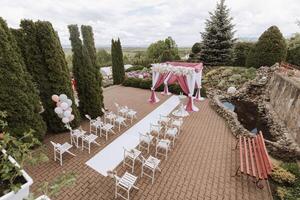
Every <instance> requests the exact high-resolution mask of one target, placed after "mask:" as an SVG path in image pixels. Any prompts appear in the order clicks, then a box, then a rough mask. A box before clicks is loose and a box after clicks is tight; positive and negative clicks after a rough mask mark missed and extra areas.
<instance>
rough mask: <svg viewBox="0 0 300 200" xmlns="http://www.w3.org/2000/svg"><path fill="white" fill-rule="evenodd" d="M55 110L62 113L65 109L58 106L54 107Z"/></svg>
mask: <svg viewBox="0 0 300 200" xmlns="http://www.w3.org/2000/svg"><path fill="white" fill-rule="evenodd" d="M54 112H55V113H56V114H62V113H63V109H62V108H61V107H56V108H55V109H54Z"/></svg>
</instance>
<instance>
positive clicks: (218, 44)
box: [201, 0, 235, 66]
mask: <svg viewBox="0 0 300 200" xmlns="http://www.w3.org/2000/svg"><path fill="white" fill-rule="evenodd" d="M229 14H230V13H229V9H228V8H227V7H226V5H225V0H220V3H217V8H216V10H215V11H214V12H213V13H211V12H210V13H209V15H210V18H209V19H207V20H206V23H205V24H206V27H205V32H203V33H201V35H202V39H203V41H202V44H203V47H202V51H201V59H202V61H203V62H204V63H205V64H206V65H216V66H217V65H226V64H229V63H230V62H231V59H232V48H233V44H234V41H235V39H234V31H233V27H234V25H233V24H232V18H231V17H230V15H229Z"/></svg>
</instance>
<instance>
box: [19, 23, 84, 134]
mask: <svg viewBox="0 0 300 200" xmlns="http://www.w3.org/2000/svg"><path fill="white" fill-rule="evenodd" d="M20 26H21V29H19V30H18V31H15V35H16V36H17V35H18V38H19V39H18V44H19V47H20V49H21V52H22V55H23V58H24V61H25V64H26V67H27V69H28V71H29V72H30V73H31V75H32V76H33V80H34V82H35V83H36V85H37V87H38V89H39V91H40V97H41V100H42V103H43V105H44V108H45V111H44V112H43V114H42V115H43V118H44V120H45V121H46V123H47V127H48V130H49V131H52V132H61V131H64V130H65V127H64V124H63V123H62V122H61V119H60V118H59V117H58V116H57V115H56V114H55V112H54V108H55V104H54V103H53V101H52V100H51V96H52V95H53V94H62V93H64V94H66V95H67V96H68V97H69V98H70V99H71V100H72V101H73V102H74V96H73V92H72V89H71V81H70V80H71V78H70V72H69V70H68V67H67V63H66V60H65V56H64V53H63V50H62V47H61V44H60V41H59V38H58V35H57V33H56V32H55V31H54V29H53V27H52V25H51V23H49V22H43V21H38V22H33V21H31V20H22V21H21V24H20ZM72 110H73V114H74V115H75V120H73V122H72V125H73V126H77V125H78V124H79V113H78V110H77V107H76V105H75V104H73V105H72Z"/></svg>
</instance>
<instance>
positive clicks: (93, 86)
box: [68, 25, 103, 118]
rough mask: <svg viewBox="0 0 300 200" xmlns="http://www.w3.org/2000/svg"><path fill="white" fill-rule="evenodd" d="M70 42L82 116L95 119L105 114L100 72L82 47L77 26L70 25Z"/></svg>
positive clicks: (83, 46)
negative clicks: (103, 111) (87, 115)
mask: <svg viewBox="0 0 300 200" xmlns="http://www.w3.org/2000/svg"><path fill="white" fill-rule="evenodd" d="M68 28H69V32H70V41H71V46H72V52H73V75H74V77H75V80H76V81H77V92H78V97H79V110H80V113H81V115H85V114H89V115H90V116H91V117H93V118H95V117H98V116H101V115H102V114H103V113H102V111H101V108H102V98H101V86H100V83H99V79H98V78H97V73H98V71H97V70H96V67H95V66H93V63H92V61H91V58H90V56H89V52H88V49H87V47H86V46H85V45H82V41H81V39H80V33H79V30H78V26H77V25H69V26H68Z"/></svg>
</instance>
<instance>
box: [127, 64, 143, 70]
mask: <svg viewBox="0 0 300 200" xmlns="http://www.w3.org/2000/svg"><path fill="white" fill-rule="evenodd" d="M144 68H145V67H144V66H141V65H138V66H133V67H130V68H128V69H126V70H125V72H132V71H139V70H143V69H144Z"/></svg>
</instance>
